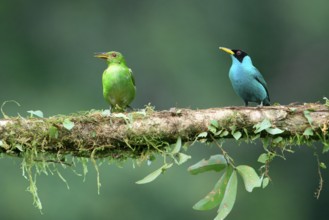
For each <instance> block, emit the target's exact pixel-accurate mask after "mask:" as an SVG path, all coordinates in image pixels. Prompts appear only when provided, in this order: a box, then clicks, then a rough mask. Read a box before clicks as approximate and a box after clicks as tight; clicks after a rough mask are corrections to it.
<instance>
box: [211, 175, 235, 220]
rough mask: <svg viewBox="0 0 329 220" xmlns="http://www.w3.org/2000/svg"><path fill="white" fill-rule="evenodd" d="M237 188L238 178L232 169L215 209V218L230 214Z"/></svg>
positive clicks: (219, 219)
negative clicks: (223, 192)
mask: <svg viewBox="0 0 329 220" xmlns="http://www.w3.org/2000/svg"><path fill="white" fill-rule="evenodd" d="M237 190H238V178H237V174H236V171H235V170H234V171H233V173H232V175H231V177H230V179H229V181H228V183H227V187H226V189H225V195H224V198H223V200H222V202H221V203H220V206H219V209H218V211H217V213H218V214H217V216H216V218H215V220H222V219H224V218H226V216H227V215H228V214H230V212H231V210H232V208H233V206H234V203H235V199H236V193H237Z"/></svg>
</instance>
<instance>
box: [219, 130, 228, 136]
mask: <svg viewBox="0 0 329 220" xmlns="http://www.w3.org/2000/svg"><path fill="white" fill-rule="evenodd" d="M228 134H229V132H228V131H226V130H225V131H223V132H222V133H221V134H220V137H225V136H227V135H228Z"/></svg>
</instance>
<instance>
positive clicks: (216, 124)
mask: <svg viewBox="0 0 329 220" xmlns="http://www.w3.org/2000/svg"><path fill="white" fill-rule="evenodd" d="M210 124H211V125H212V126H214V127H215V128H218V121H217V120H211V121H210Z"/></svg>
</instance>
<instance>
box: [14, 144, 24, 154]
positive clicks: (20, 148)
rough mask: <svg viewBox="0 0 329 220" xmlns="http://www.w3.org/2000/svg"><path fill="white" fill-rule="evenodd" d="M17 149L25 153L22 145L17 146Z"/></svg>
mask: <svg viewBox="0 0 329 220" xmlns="http://www.w3.org/2000/svg"><path fill="white" fill-rule="evenodd" d="M15 147H16V148H17V149H18V150H19V151H20V152H23V146H22V145H20V144H15Z"/></svg>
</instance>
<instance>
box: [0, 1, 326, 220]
mask: <svg viewBox="0 0 329 220" xmlns="http://www.w3.org/2000/svg"><path fill="white" fill-rule="evenodd" d="M328 10H329V2H328V1H326V0H314V1H307V0H298V1H297V0H292V1H284V0H278V1H260V0H258V1H257V0H249V1H242V0H241V1H237V0H233V1H219V0H217V1H215V0H208V1H200V0H188V1H187V0H186V1H174V0H168V1H164V0H162V1H161V0H140V1H133V0H130V1H118V0H116V1H115V0H107V1H102V0H96V1H86V0H85V1H83V0H81V1H64V0H58V1H44V0H30V1H23V0H10V1H9V0H2V1H1V2H0V28H1V32H0V102H1V103H2V102H3V101H5V100H11V99H14V100H16V101H18V102H19V103H20V104H21V107H17V106H16V105H14V104H8V105H6V106H5V108H4V110H5V112H6V113H7V114H9V115H13V116H15V115H17V113H19V114H21V115H23V116H26V115H27V113H26V111H28V110H38V109H40V110H42V111H43V112H44V114H45V116H52V115H56V114H69V113H72V112H77V111H81V110H90V109H106V108H107V107H108V106H107V104H106V103H105V101H104V100H103V97H102V88H101V74H102V72H103V70H104V69H105V68H106V64H105V62H104V61H102V60H99V59H96V58H93V53H94V52H103V51H111V50H117V51H120V52H122V53H123V54H124V56H125V58H126V61H127V64H128V65H129V67H130V68H132V70H133V72H134V74H135V78H136V84H137V97H136V99H135V101H134V102H133V103H132V106H133V107H134V108H142V107H143V106H144V105H146V104H148V103H149V102H150V103H151V104H152V105H155V106H156V109H157V110H163V109H169V108H170V107H190V108H194V109H196V108H211V107H223V106H230V105H243V102H242V100H241V99H240V98H239V97H237V96H236V95H235V94H234V92H233V89H232V88H231V85H230V82H229V79H228V70H229V67H230V65H231V59H230V58H229V56H228V55H227V54H225V53H223V52H220V51H219V50H218V47H219V46H226V47H230V48H240V49H243V50H245V51H247V52H248V53H249V54H250V55H251V57H252V59H253V62H254V64H255V66H257V68H258V69H259V70H260V71H261V72H262V74H263V75H264V77H265V79H266V81H267V83H268V85H269V92H270V96H271V101H272V103H275V102H279V103H280V104H289V103H291V102H301V103H302V102H315V101H321V102H322V98H323V97H324V96H329V94H328V79H329V74H328V73H329V62H328V51H329V25H328V21H329V13H328ZM224 146H225V148H226V149H227V150H228V151H229V153H230V154H232V156H233V157H234V158H235V162H236V163H237V164H249V165H252V166H253V167H255V168H258V167H259V166H260V164H258V163H257V162H256V160H257V157H258V155H259V154H260V153H261V152H262V148H261V145H260V144H249V145H246V144H241V145H237V144H236V143H235V142H233V141H228V142H227V143H226V144H225V145H224ZM319 147H321V146H320V145H319ZM294 149H295V150H296V153H295V154H286V158H287V160H282V159H277V160H275V161H274V162H273V163H272V165H271V173H270V174H271V177H272V179H273V182H272V183H271V184H270V186H269V187H268V188H266V189H265V190H259V189H257V190H255V191H254V192H253V193H247V192H246V191H245V190H244V188H243V186H242V180H241V179H239V190H238V195H237V201H236V204H235V206H234V208H233V212H232V213H231V214H230V215H229V217H228V218H227V219H246V218H247V219H268V220H270V219H299V220H304V219H305V220H306V219H328V217H327V214H326V211H327V207H328V204H329V191H328V190H329V186H328V185H327V180H328V178H329V176H328V171H326V170H324V171H323V175H324V181H325V185H324V190H323V192H322V194H321V197H320V199H319V200H316V199H315V198H314V196H313V192H314V191H315V190H316V188H317V186H318V176H317V166H316V159H315V158H314V156H313V150H312V149H311V148H310V147H306V146H303V147H296V148H294ZM188 153H189V154H191V155H192V157H193V158H192V160H190V161H189V162H188V163H186V164H184V165H182V166H180V167H175V168H172V169H170V170H169V171H168V172H167V173H166V174H165V175H162V176H161V177H160V178H159V179H157V180H156V181H155V182H153V183H151V184H148V185H142V186H141V185H136V184H135V183H134V182H135V181H137V180H139V179H141V178H142V177H144V176H145V175H146V174H148V173H149V172H151V171H153V170H155V169H156V168H158V167H160V166H161V159H160V160H158V161H157V162H155V163H154V164H152V165H151V166H147V165H146V164H143V165H142V166H140V167H137V168H135V169H134V168H133V165H132V164H133V163H132V161H127V162H126V163H125V164H124V165H123V167H122V168H119V167H118V166H115V165H110V166H109V165H107V164H103V165H102V166H101V168H100V171H101V183H102V187H101V194H100V195H98V194H97V186H96V173H95V171H94V168H93V166H92V165H91V164H90V165H89V173H88V175H87V178H86V181H85V182H83V178H82V177H79V176H76V175H75V174H73V172H72V171H71V170H70V169H65V170H62V169H61V168H60V170H61V172H62V175H63V176H64V177H65V178H66V179H67V181H68V183H69V185H70V189H69V190H68V189H67V188H66V186H65V184H64V183H63V182H62V181H61V180H60V179H59V178H58V177H57V176H56V175H54V176H53V175H50V174H49V175H48V176H46V175H41V176H39V177H38V183H37V185H38V191H39V196H40V198H41V200H42V203H43V207H44V208H43V212H44V214H43V215H41V214H40V212H39V211H38V210H37V209H36V208H35V207H34V206H33V205H32V197H31V195H30V194H29V193H28V192H26V188H27V186H28V181H27V180H26V179H24V177H23V176H22V172H21V169H20V163H21V159H16V158H8V157H5V158H3V159H1V160H0V172H1V175H2V176H1V178H0V186H1V187H0V195H1V197H0V198H1V199H0V219H117V220H123V219H134V220H135V219H136V220H142V219H143V220H144V219H152V220H153V219H156V220H165V219H193V220H194V219H195V220H198V219H213V218H214V217H215V215H216V210H212V211H208V212H200V211H195V210H193V209H192V206H193V204H194V203H195V202H197V201H198V200H199V199H201V198H202V197H203V196H204V195H205V194H206V193H207V192H209V191H210V190H211V189H212V187H213V185H214V184H215V182H216V180H217V179H218V177H217V176H216V174H215V173H212V174H203V175H199V176H190V175H189V174H188V173H187V172H186V169H187V167H188V166H189V165H191V164H193V163H195V162H197V161H199V160H200V159H202V158H207V157H209V155H211V154H215V153H218V149H217V148H216V147H214V146H212V147H209V146H205V145H194V146H192V147H191V149H190V150H189V151H188ZM321 160H322V161H324V162H327V163H328V164H329V160H328V155H327V154H325V155H321ZM78 169H79V170H80V171H81V167H79V166H78Z"/></svg>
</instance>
